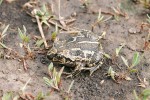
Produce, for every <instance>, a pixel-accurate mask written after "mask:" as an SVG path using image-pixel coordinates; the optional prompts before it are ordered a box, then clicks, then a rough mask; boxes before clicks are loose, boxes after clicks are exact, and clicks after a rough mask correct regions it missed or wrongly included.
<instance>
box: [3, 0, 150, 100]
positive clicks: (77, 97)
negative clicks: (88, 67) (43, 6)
mask: <svg viewBox="0 0 150 100" xmlns="http://www.w3.org/2000/svg"><path fill="white" fill-rule="evenodd" d="M27 1H28V0H16V1H14V2H12V3H8V2H6V1H5V0H4V1H3V3H2V4H1V5H0V22H1V23H2V24H5V25H7V24H10V27H9V29H8V31H7V36H6V37H5V39H4V44H5V45H6V46H7V47H9V48H12V49H13V50H16V51H17V52H18V53H19V54H23V49H22V48H20V46H19V43H20V42H21V39H20V38H19V35H18V33H17V28H18V27H20V28H22V25H25V26H26V28H27V33H28V35H29V36H30V38H31V40H30V46H31V48H32V47H33V48H34V47H35V44H34V43H35V41H34V40H33V36H35V35H36V36H40V33H39V30H38V26H37V24H36V23H34V22H33V21H32V17H31V16H29V15H28V14H27V13H26V12H25V11H24V10H23V9H22V6H23V5H24V4H25V3H26V2H27ZM47 1H48V0H47ZM81 1H82V0H81ZM81 1H80V0H61V12H60V15H61V16H62V17H64V18H67V17H69V16H71V15H72V14H74V13H76V16H75V18H76V21H75V22H74V23H73V24H72V25H71V26H70V27H77V28H79V29H87V30H92V26H91V25H92V24H93V23H94V22H95V21H96V19H97V16H98V10H99V9H100V8H101V11H102V12H103V13H102V15H103V16H104V19H107V18H109V17H111V16H112V15H111V14H115V12H114V11H113V10H112V7H117V6H118V5H119V4H120V2H119V1H118V0H89V1H90V3H89V5H88V6H87V8H83V7H81V6H82V5H83V3H82V2H81ZM48 2H49V4H53V8H54V12H55V15H56V16H58V2H57V0H53V1H51V0H50V1H48ZM122 4H123V5H124V8H126V9H124V10H125V12H126V13H127V14H128V16H126V17H124V16H119V19H118V20H117V19H115V18H114V17H112V18H110V19H109V20H107V21H105V22H103V23H100V24H99V25H96V26H95V27H94V30H93V31H94V32H95V33H96V34H99V35H100V34H102V32H103V31H106V37H105V38H104V39H103V40H102V46H103V48H104V51H105V52H106V53H107V54H109V55H110V56H111V57H112V60H114V59H115V60H116V61H115V62H116V63H117V65H118V66H117V65H116V64H114V63H112V60H106V61H105V63H104V64H103V66H102V67H101V68H100V69H99V70H97V71H96V72H95V73H94V74H93V75H92V76H89V74H88V72H83V73H81V74H80V75H79V76H77V77H75V78H73V79H66V78H65V76H63V80H62V88H63V89H66V88H68V85H69V84H70V83H71V81H72V80H75V83H74V85H73V87H72V90H71V94H72V99H73V100H134V95H133V90H136V91H137V93H140V92H141V91H142V90H143V89H144V88H142V87H139V86H138V84H139V82H140V81H139V80H138V78H137V74H135V73H132V74H130V75H129V76H130V77H131V78H132V80H131V81H126V80H121V81H120V83H119V84H118V83H116V82H114V81H113V80H112V79H111V78H108V77H106V73H107V71H108V69H109V67H110V66H112V68H113V69H114V70H115V71H116V72H117V73H123V72H125V71H126V66H125V65H124V63H123V61H122V60H121V58H120V57H119V58H115V57H114V56H115V49H116V48H118V47H119V46H120V44H121V43H125V44H126V46H124V47H123V49H122V50H121V53H120V55H122V56H124V57H125V58H127V59H129V61H130V62H131V61H132V57H133V54H134V53H135V51H138V52H139V53H140V55H141V60H140V64H138V65H137V66H136V68H137V69H138V75H139V77H140V78H141V79H142V80H143V79H144V78H146V80H147V81H148V82H150V67H149V64H150V52H149V48H148V46H147V47H146V50H144V53H143V47H144V43H145V41H146V40H147V37H148V26H144V28H143V29H141V24H142V23H144V22H145V23H146V22H147V21H146V18H147V16H146V14H147V13H148V12H149V11H148V10H146V9H143V7H142V6H139V5H138V4H133V5H132V4H131V2H130V3H129V4H125V3H122ZM127 8H128V9H127ZM104 12H109V13H104ZM53 30H54V26H51V27H50V29H49V31H45V35H46V37H47V40H49V38H50V33H51V32H52V31H53ZM132 30H133V31H132ZM51 44H52V42H49V45H51ZM0 50H1V53H3V54H5V55H9V54H8V53H7V50H5V49H0ZM26 62H27V66H28V69H27V71H25V70H24V68H23V64H22V62H20V61H18V60H17V59H9V58H7V57H4V58H3V57H2V58H1V59H0V91H1V92H0V96H3V94H4V93H6V92H7V91H14V92H15V93H17V92H19V91H20V89H21V88H22V87H23V86H24V85H25V83H26V82H27V81H28V80H29V79H31V80H30V81H29V83H28V85H27V87H26V90H25V92H26V93H32V95H34V96H36V95H37V94H38V92H44V93H45V94H46V93H48V92H50V89H51V88H50V87H48V86H47V85H46V84H45V83H44V80H43V77H48V74H47V66H48V65H49V63H50V61H49V60H48V59H47V58H46V53H44V54H40V53H36V57H35V59H27V61H26ZM102 80H104V83H103V84H101V81H102ZM146 88H149V85H147V86H146ZM61 99H62V96H61V93H60V92H55V91H54V92H52V93H51V95H50V96H47V97H46V98H45V100H61Z"/></svg>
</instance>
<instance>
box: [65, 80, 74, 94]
mask: <svg viewBox="0 0 150 100" xmlns="http://www.w3.org/2000/svg"><path fill="white" fill-rule="evenodd" d="M73 84H74V80H73V81H72V82H71V84H70V85H69V88H68V90H67V93H70V90H71V88H72V86H73Z"/></svg>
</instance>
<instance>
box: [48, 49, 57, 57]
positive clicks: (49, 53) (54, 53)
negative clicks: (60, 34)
mask: <svg viewBox="0 0 150 100" xmlns="http://www.w3.org/2000/svg"><path fill="white" fill-rule="evenodd" d="M56 53H57V49H55V48H51V49H50V51H49V52H48V54H47V55H48V58H49V59H53V57H55V56H56Z"/></svg>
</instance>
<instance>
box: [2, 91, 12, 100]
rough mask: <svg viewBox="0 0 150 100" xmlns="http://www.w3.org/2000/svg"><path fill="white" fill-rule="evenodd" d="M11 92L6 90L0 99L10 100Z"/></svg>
mask: <svg viewBox="0 0 150 100" xmlns="http://www.w3.org/2000/svg"><path fill="white" fill-rule="evenodd" d="M12 98H13V94H12V92H7V93H6V94H4V95H3V97H2V100H12Z"/></svg>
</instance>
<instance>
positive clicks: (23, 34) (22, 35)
mask: <svg viewBox="0 0 150 100" xmlns="http://www.w3.org/2000/svg"><path fill="white" fill-rule="evenodd" d="M18 33H19V36H20V38H21V40H22V41H23V43H28V42H29V40H30V39H29V36H28V35H27V30H26V27H25V26H24V25H23V31H22V30H21V29H20V28H18Z"/></svg>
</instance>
